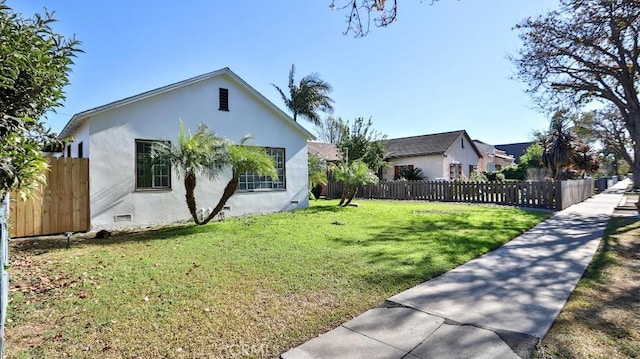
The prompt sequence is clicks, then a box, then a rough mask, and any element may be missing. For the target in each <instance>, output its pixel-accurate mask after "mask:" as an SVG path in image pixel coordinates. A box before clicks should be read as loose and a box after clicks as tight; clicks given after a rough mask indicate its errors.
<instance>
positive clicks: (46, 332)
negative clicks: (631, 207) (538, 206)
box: [5, 201, 549, 358]
mask: <svg viewBox="0 0 640 359" xmlns="http://www.w3.org/2000/svg"><path fill="white" fill-rule="evenodd" d="M359 203H360V207H359V208H353V207H350V208H340V207H337V206H336V204H337V202H336V201H317V202H314V203H312V204H311V208H309V209H307V210H300V211H296V212H288V213H278V214H271V215H264V216H253V217H243V218H231V219H227V220H225V221H224V222H218V223H211V224H209V225H207V226H201V227H196V226H192V225H182V226H177V227H171V228H167V229H162V230H156V231H148V232H143V233H138V234H126V235H125V234H121V235H116V236H114V237H113V238H111V239H107V240H84V241H79V242H77V243H73V244H72V247H71V249H69V250H66V249H65V248H64V243H65V241H64V240H61V239H57V240H48V241H43V240H37V241H35V242H34V241H33V240H21V241H16V242H14V243H13V244H12V249H11V250H12V252H11V259H12V264H11V268H10V269H11V275H12V277H11V278H12V291H11V300H10V308H9V315H8V319H9V322H8V323H7V329H6V334H5V340H6V342H5V343H6V348H5V352H6V354H7V357H47V358H50V357H61V356H74V357H96V356H99V357H136V356H139V357H225V358H227V357H273V356H276V355H278V354H280V353H281V352H283V351H285V350H287V349H289V348H291V347H293V346H295V345H297V344H300V343H301V342H304V341H306V340H308V339H310V338H312V337H314V336H316V335H318V334H320V333H322V332H324V331H326V330H329V329H331V328H333V327H335V326H337V325H339V324H340V323H342V322H343V321H346V320H348V319H350V318H352V317H353V316H355V315H357V314H360V313H362V312H364V311H365V310H367V309H369V308H371V307H374V306H376V305H377V304H379V303H381V302H382V301H384V300H385V299H386V298H388V297H389V296H391V295H393V294H395V293H398V292H400V291H402V290H404V289H407V288H409V287H411V286H414V285H416V284H418V283H420V282H422V281H424V280H426V279H429V278H431V277H434V276H436V275H438V274H440V273H443V272H446V271H447V270H449V269H451V268H454V267H456V266H458V265H459V264H462V263H464V262H467V261H468V260H470V259H472V258H475V257H477V256H479V255H481V254H483V253H485V252H487V251H490V250H492V249H494V248H496V247H498V246H500V245H501V244H502V243H504V242H506V241H508V240H509V239H511V238H513V237H515V236H517V235H518V234H520V233H522V232H524V231H525V230H526V229H528V228H530V227H532V226H533V225H535V224H536V223H538V222H539V221H541V220H543V219H545V218H546V217H548V216H549V213H545V212H536V211H529V212H528V211H523V210H518V209H510V208H500V207H487V206H470V205H458V204H449V205H447V204H436V203H420V202H384V201H359Z"/></svg>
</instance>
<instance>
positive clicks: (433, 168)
mask: <svg viewBox="0 0 640 359" xmlns="http://www.w3.org/2000/svg"><path fill="white" fill-rule="evenodd" d="M443 159H444V158H443V157H442V155H430V156H416V157H404V158H394V159H391V160H389V167H387V168H385V169H384V170H383V171H382V179H383V180H384V181H393V176H394V166H408V165H413V168H420V169H421V170H422V173H423V175H424V177H425V180H427V181H434V180H435V179H436V178H441V177H445V178H449V167H448V166H447V171H446V172H443V171H442V168H443Z"/></svg>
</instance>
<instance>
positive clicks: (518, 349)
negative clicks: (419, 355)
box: [378, 300, 540, 359]
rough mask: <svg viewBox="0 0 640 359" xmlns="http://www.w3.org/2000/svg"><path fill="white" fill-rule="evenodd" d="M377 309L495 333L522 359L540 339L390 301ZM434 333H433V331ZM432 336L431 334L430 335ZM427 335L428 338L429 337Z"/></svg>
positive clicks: (527, 356)
mask: <svg viewBox="0 0 640 359" xmlns="http://www.w3.org/2000/svg"><path fill="white" fill-rule="evenodd" d="M378 308H408V309H413V310H416V311H419V312H423V313H426V314H429V315H433V316H436V317H438V318H442V319H444V323H443V324H448V325H456V326H465V325H466V326H470V327H475V328H478V329H483V330H487V331H490V332H493V333H495V334H496V335H497V336H499V337H500V339H502V341H503V342H504V343H505V344H507V345H508V346H509V348H511V350H512V351H513V352H514V353H515V354H516V355H518V356H519V357H521V358H522V359H530V358H531V357H532V356H533V351H534V349H535V347H536V345H538V342H540V338H537V337H535V336H532V335H529V334H524V333H519V332H513V331H510V330H505V329H498V328H493V327H488V326H484V325H480V324H477V323H463V322H458V321H456V320H453V319H450V318H447V317H444V316H442V315H441V314H437V313H433V312H431V311H425V310H420V309H416V308H412V307H410V306H407V305H404V304H400V303H396V302H393V301H390V300H385V301H384V302H383V303H382V304H380V305H379V306H378ZM434 333H435V331H434ZM431 335H433V333H432V334H431ZM431 335H429V337H430V336H431ZM429 337H427V338H425V339H424V340H423V342H424V341H426V340H427V339H429ZM410 353H411V352H409V353H408V354H410Z"/></svg>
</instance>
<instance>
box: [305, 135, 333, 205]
mask: <svg viewBox="0 0 640 359" xmlns="http://www.w3.org/2000/svg"><path fill="white" fill-rule="evenodd" d="M307 153H308V154H310V155H317V156H318V157H320V158H322V159H323V160H325V161H326V162H327V164H330V163H336V164H337V163H338V162H340V152H339V151H338V147H336V145H335V144H333V143H322V142H313V141H309V142H307ZM331 179H332V174H331V172H329V171H328V170H327V180H331ZM320 187H321V188H322V191H321V192H320V196H326V195H327V186H326V185H320Z"/></svg>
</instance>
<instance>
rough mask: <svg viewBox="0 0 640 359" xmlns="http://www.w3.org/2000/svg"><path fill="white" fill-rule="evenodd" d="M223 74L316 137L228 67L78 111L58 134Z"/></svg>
mask: <svg viewBox="0 0 640 359" xmlns="http://www.w3.org/2000/svg"><path fill="white" fill-rule="evenodd" d="M222 75H228V76H229V77H231V78H232V79H233V80H235V82H236V83H238V84H239V85H240V86H241V87H243V88H244V89H246V90H247V91H248V92H249V93H251V94H253V95H254V96H255V97H257V98H258V100H260V101H262V102H263V103H265V104H266V105H267V107H269V108H271V109H272V110H273V111H275V112H276V113H277V114H278V115H279V116H280V117H281V118H282V119H283V120H285V121H287V122H288V123H289V124H290V125H293V126H294V127H295V128H296V129H297V130H299V131H300V132H302V133H303V134H304V135H305V136H306V137H307V139H315V138H316V137H315V136H314V135H313V134H311V132H309V131H307V129H306V128H304V127H302V126H301V125H300V124H299V123H297V122H296V121H294V120H293V119H292V118H291V116H289V115H287V114H286V113H285V112H284V111H282V110H281V109H280V108H279V107H278V106H276V105H274V104H273V102H271V101H269V100H268V99H267V98H266V97H264V96H263V95H262V94H261V93H260V92H258V91H257V90H256V89H254V88H253V87H251V85H249V84H248V83H246V82H245V81H244V80H243V79H242V78H240V76H238V75H236V74H235V73H234V72H233V71H231V69H230V68H228V67H225V68H222V69H220V70H216V71H212V72H209V73H206V74H203V75H200V76H196V77H192V78H190V79H186V80H183V81H179V82H176V83H173V84H170V85H167V86H163V87H159V88H157V89H154V90H150V91H146V92H143V93H140V94H137V95H134V96H130V97H126V98H123V99H122V100H118V101H114V102H111V103H108V104H106V105H103V106H99V107H95V108H92V109H90V110H86V111H83V112H80V113H77V114H75V115H73V117H71V120H69V122H67V124H66V125H65V126H64V128H63V129H62V131H61V132H60V135H58V138H61V139H63V138H66V137H68V136H69V135H71V133H73V131H75V130H76V129H77V128H78V127H80V126H81V125H82V124H83V123H84V122H85V121H86V120H87V119H88V118H89V117H91V116H95V115H97V114H100V113H103V112H106V111H109V110H111V109H114V108H117V107H122V106H126V105H129V104H131V103H134V102H138V101H142V100H144V99H147V98H149V97H153V96H156V95H159V94H163V93H166V92H170V91H173V90H176V89H179V88H182V87H185V86H189V85H191V84H194V83H198V82H201V81H205V80H208V79H211V78H214V77H217V76H222Z"/></svg>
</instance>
